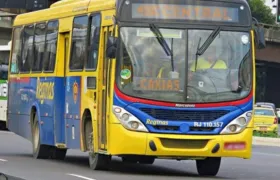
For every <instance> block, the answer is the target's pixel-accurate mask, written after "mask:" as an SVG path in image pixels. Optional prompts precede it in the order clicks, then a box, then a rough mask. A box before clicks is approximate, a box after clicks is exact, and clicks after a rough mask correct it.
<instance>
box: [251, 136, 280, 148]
mask: <svg viewBox="0 0 280 180" xmlns="http://www.w3.org/2000/svg"><path fill="white" fill-rule="evenodd" d="M253 145H261V146H276V147H280V138H269V137H253Z"/></svg>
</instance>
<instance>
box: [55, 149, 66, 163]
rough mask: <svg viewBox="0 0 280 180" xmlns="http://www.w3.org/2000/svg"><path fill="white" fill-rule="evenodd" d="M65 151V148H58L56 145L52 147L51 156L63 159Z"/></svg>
mask: <svg viewBox="0 0 280 180" xmlns="http://www.w3.org/2000/svg"><path fill="white" fill-rule="evenodd" d="M66 153H67V149H59V148H57V147H53V148H52V152H51V158H52V159H57V160H64V159H65V156H66Z"/></svg>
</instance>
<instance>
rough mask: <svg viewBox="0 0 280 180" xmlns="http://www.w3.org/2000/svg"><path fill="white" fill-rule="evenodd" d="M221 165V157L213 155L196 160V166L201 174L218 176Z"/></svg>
mask: <svg viewBox="0 0 280 180" xmlns="http://www.w3.org/2000/svg"><path fill="white" fill-rule="evenodd" d="M220 165H221V158H220V157H213V158H212V157H211V158H206V159H204V160H196V168H197V171H198V174H199V175H200V176H216V175H217V174H218V172H219V169H220Z"/></svg>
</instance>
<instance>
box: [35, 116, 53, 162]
mask: <svg viewBox="0 0 280 180" xmlns="http://www.w3.org/2000/svg"><path fill="white" fill-rule="evenodd" d="M32 145H33V157H34V158H35V159H48V158H49V156H50V149H51V148H50V146H48V145H42V144H41V141H40V128H39V123H38V116H37V114H35V117H34V124H33V127H32Z"/></svg>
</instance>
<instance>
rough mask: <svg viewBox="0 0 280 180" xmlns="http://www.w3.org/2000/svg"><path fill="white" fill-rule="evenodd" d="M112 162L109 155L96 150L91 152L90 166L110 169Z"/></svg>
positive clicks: (94, 168) (97, 168)
mask: <svg viewBox="0 0 280 180" xmlns="http://www.w3.org/2000/svg"><path fill="white" fill-rule="evenodd" d="M110 162H111V156H109V155H105V154H98V153H94V152H90V153H89V166H90V168H91V169H93V170H108V169H109V165H110Z"/></svg>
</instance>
